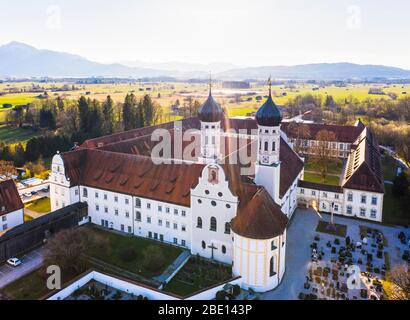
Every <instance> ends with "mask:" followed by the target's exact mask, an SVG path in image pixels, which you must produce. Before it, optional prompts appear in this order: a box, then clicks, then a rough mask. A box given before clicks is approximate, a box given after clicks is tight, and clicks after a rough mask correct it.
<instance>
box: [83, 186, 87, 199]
mask: <svg viewBox="0 0 410 320" xmlns="http://www.w3.org/2000/svg"><path fill="white" fill-rule="evenodd" d="M83 197H86V198H87V197H88V191H87V188H84V189H83Z"/></svg>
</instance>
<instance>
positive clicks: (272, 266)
mask: <svg viewBox="0 0 410 320" xmlns="http://www.w3.org/2000/svg"><path fill="white" fill-rule="evenodd" d="M275 274H276V272H275V258H274V257H272V258H270V263H269V276H270V277H272V276H274V275H275Z"/></svg>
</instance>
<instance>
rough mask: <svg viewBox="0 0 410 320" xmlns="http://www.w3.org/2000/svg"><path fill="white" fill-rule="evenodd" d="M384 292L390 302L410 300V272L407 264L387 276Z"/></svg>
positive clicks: (397, 267)
mask: <svg viewBox="0 0 410 320" xmlns="http://www.w3.org/2000/svg"><path fill="white" fill-rule="evenodd" d="M384 291H385V293H386V295H387V298H388V299H389V300H410V270H409V267H408V266H407V265H406V264H401V265H398V266H395V267H393V269H392V270H391V271H390V272H389V273H388V274H387V283H386V285H385V286H384Z"/></svg>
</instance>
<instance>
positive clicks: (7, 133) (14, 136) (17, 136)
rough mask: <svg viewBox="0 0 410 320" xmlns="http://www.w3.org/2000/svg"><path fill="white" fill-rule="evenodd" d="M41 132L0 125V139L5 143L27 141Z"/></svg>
mask: <svg viewBox="0 0 410 320" xmlns="http://www.w3.org/2000/svg"><path fill="white" fill-rule="evenodd" d="M39 134H40V133H38V132H35V131H34V130H31V129H23V128H18V127H12V126H6V125H0V141H1V142H4V143H5V144H13V143H18V142H22V143H25V142H27V141H28V140H30V139H31V138H32V137H35V136H37V135H39Z"/></svg>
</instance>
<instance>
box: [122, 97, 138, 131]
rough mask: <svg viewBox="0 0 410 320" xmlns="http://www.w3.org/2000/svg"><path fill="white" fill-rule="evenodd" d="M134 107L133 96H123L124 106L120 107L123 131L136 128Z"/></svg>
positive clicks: (135, 102)
mask: <svg viewBox="0 0 410 320" xmlns="http://www.w3.org/2000/svg"><path fill="white" fill-rule="evenodd" d="M136 105H137V99H136V97H135V95H134V94H133V93H131V94H127V95H126V96H125V100H124V104H123V106H122V119H123V125H124V131H127V130H131V129H134V128H135V127H136V122H135V116H136V108H135V107H136Z"/></svg>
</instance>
